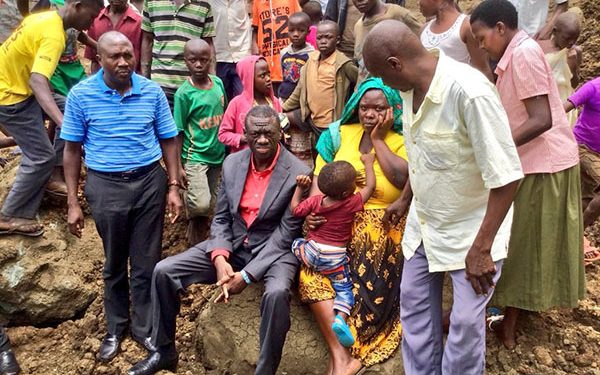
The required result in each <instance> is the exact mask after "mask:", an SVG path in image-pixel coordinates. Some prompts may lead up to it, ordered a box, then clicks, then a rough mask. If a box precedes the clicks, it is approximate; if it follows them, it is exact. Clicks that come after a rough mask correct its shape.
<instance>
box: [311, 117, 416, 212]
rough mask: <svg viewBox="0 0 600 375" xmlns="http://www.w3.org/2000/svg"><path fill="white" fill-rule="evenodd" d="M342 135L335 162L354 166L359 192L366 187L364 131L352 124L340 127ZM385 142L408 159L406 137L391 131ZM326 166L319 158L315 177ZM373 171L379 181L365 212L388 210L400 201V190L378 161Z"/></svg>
mask: <svg viewBox="0 0 600 375" xmlns="http://www.w3.org/2000/svg"><path fill="white" fill-rule="evenodd" d="M340 133H341V146H340V149H339V150H338V151H337V153H336V154H335V157H334V159H333V160H334V161H340V160H343V161H347V162H348V163H350V164H352V166H353V167H354V169H356V172H357V175H358V182H359V183H357V191H358V190H360V189H361V188H362V186H364V182H363V183H361V181H365V166H364V164H363V163H362V161H361V160H360V151H359V146H360V140H361V138H362V136H363V134H364V130H363V127H362V125H361V124H350V125H342V126H340ZM384 141H385V144H386V145H387V146H388V147H389V148H390V150H391V151H392V152H393V153H395V154H396V155H398V156H400V157H401V158H403V159H404V160H407V159H408V157H407V155H406V149H405V148H404V137H403V136H402V135H400V134H398V133H395V132H392V131H390V132H388V134H387V135H386V137H385V139H384ZM325 164H326V163H325V160H323V158H321V156H318V157H317V161H316V165H315V176H318V175H319V172H320V171H321V168H323V167H324V166H325ZM373 169H374V170H375V180H376V181H377V185H376V187H375V192H374V193H373V195H372V196H371V198H370V199H369V200H368V201H367V203H365V210H372V209H380V208H386V207H387V206H389V205H390V203H392V202H393V201H395V200H396V199H398V198H399V197H400V193H401V191H400V189H398V188H397V187H395V186H394V185H393V184H392V183H391V182H389V181H388V179H387V178H386V177H385V175H384V174H383V170H382V169H381V166H380V165H379V162H378V161H377V159H375V164H374V165H373ZM361 185H362V186H361Z"/></svg>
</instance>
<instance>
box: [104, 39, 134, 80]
mask: <svg viewBox="0 0 600 375" xmlns="http://www.w3.org/2000/svg"><path fill="white" fill-rule="evenodd" d="M97 49H98V61H99V62H100V65H101V66H102V69H104V77H105V80H108V81H109V82H111V84H112V85H113V86H114V87H113V86H110V85H109V86H110V87H113V88H115V87H117V86H118V87H128V85H129V84H130V82H131V74H133V70H134V69H135V65H136V59H135V55H134V53H133V45H132V44H131V42H130V41H129V39H128V38H127V37H126V36H125V35H123V34H121V33H120V32H118V31H109V32H107V33H104V34H102V36H101V37H100V38H99V39H98V48H97Z"/></svg>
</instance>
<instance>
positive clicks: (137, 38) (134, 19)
mask: <svg viewBox="0 0 600 375" xmlns="http://www.w3.org/2000/svg"><path fill="white" fill-rule="evenodd" d="M109 7H110V5H109V6H107V7H106V8H104V9H102V10H101V11H100V14H98V17H96V19H95V20H94V22H93V23H92V26H90V29H89V30H88V31H87V34H88V36H89V37H90V38H92V39H94V40H96V41H97V40H98V38H100V36H101V35H102V34H104V33H105V32H107V31H112V30H114V31H118V32H120V33H122V34H123V35H125V36H126V37H127V38H128V39H129V40H130V41H131V44H133V53H134V54H135V58H136V61H137V63H136V67H135V70H136V72H139V71H140V52H141V50H142V17H141V16H140V15H139V14H137V13H136V12H135V11H134V10H133V9H131V7H132V5H130V6H128V7H127V10H125V13H123V16H121V19H120V20H119V22H117V24H116V25H113V24H112V22H111V21H110V17H109V16H108V11H109ZM96 54H97V52H96V49H94V48H90V47H86V48H85V54H84V57H85V58H86V59H90V60H92V61H97V60H96Z"/></svg>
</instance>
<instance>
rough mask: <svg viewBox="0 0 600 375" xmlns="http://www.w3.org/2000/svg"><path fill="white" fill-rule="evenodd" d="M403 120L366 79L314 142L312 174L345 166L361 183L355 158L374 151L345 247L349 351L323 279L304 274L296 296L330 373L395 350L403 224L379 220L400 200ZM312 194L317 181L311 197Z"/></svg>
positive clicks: (404, 173) (389, 94)
mask: <svg viewBox="0 0 600 375" xmlns="http://www.w3.org/2000/svg"><path fill="white" fill-rule="evenodd" d="M401 117H402V103H401V99H400V97H399V95H398V93H397V91H394V90H392V89H390V88H389V87H387V86H385V85H384V84H383V82H382V81H381V80H380V79H379V78H369V79H367V80H366V81H364V82H363V83H362V84H361V86H359V88H358V90H357V92H356V93H354V95H353V96H352V97H351V98H350V99H349V100H348V103H346V107H345V108H344V111H343V114H342V117H341V119H340V120H339V121H337V122H334V123H333V124H331V126H330V128H329V130H328V131H326V132H324V133H323V135H321V137H320V139H319V142H318V144H317V151H318V152H319V156H318V157H317V161H316V167H315V176H316V175H318V174H319V171H320V170H321V168H322V167H323V166H324V165H325V164H326V163H327V162H331V161H337V160H345V161H347V162H349V163H351V164H352V165H353V166H354V168H355V169H356V170H357V172H358V175H359V176H362V178H363V179H364V172H365V167H364V165H363V163H362V162H361V161H360V155H361V154H364V153H372V152H373V153H375V155H376V161H375V165H374V169H375V175H376V181H377V186H376V189H375V193H374V194H373V196H372V197H371V199H369V201H368V202H367V203H366V204H365V209H364V211H362V212H359V213H358V214H357V215H356V217H355V221H354V225H353V229H352V240H351V242H350V244H349V246H348V255H349V256H350V268H351V274H352V279H353V283H354V295H355V299H356V302H355V305H354V308H353V310H352V314H351V316H350V318H349V319H348V324H349V325H350V328H351V330H352V332H353V334H354V337H355V338H356V343H355V345H354V346H353V347H352V348H350V351H349V350H348V349H346V348H344V347H342V346H341V345H340V343H339V342H338V340H337V338H336V336H335V334H334V333H333V331H332V330H331V324H332V323H333V320H334V312H333V298H334V296H335V292H334V291H333V289H332V287H331V284H330V283H329V280H328V279H327V278H324V277H323V276H321V275H320V274H318V273H314V272H311V271H310V270H308V269H305V268H303V269H302V270H301V274H300V296H301V298H302V300H303V301H304V302H306V303H309V304H310V308H311V310H312V312H313V314H314V316H315V318H316V320H317V323H318V325H319V329H320V330H321V333H322V334H323V336H324V338H325V341H326V343H327V346H328V350H329V354H330V359H329V365H328V370H327V374H329V375H338V374H344V375H346V374H349V375H352V374H356V373H359V372H361V369H362V368H363V367H368V366H371V365H373V364H375V363H379V362H382V361H384V360H386V359H387V358H389V357H390V356H391V355H392V354H393V353H394V351H395V350H396V349H397V348H398V346H399V344H400V339H401V333H402V329H401V326H400V316H399V302H400V296H399V293H400V279H401V273H402V264H403V259H402V249H401V245H400V242H401V240H402V231H403V230H404V220H401V222H400V223H399V224H398V225H397V226H396V227H393V228H389V229H388V230H386V228H384V227H383V224H382V220H381V219H382V217H383V215H384V213H385V209H386V207H387V206H388V205H389V204H390V203H392V202H393V201H394V200H396V199H397V198H398V197H399V196H400V193H401V189H402V187H403V186H404V184H405V182H406V180H407V178H408V165H407V162H406V151H405V149H404V138H403V137H402V135H401V129H402V123H401ZM316 180H317V179H316V178H314V179H313V181H316ZM361 182H362V183H361ZM362 184H364V180H363V181H361V178H360V177H359V181H358V183H357V185H358V187H357V188H358V189H360V187H361V185H362ZM317 193H318V187H317V186H316V183H315V184H313V188H312V189H311V194H317ZM322 220H324V219H323V218H320V217H314V216H312V217H309V218H307V223H308V225H310V226H317V225H319V224H320V223H322V222H323V221H322Z"/></svg>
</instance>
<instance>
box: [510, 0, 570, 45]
mask: <svg viewBox="0 0 600 375" xmlns="http://www.w3.org/2000/svg"><path fill="white" fill-rule="evenodd" d="M509 1H510V2H511V3H512V4H513V5H514V6H515V8H517V12H518V13H519V29H521V30H523V31H525V32H526V33H527V34H529V36H533V35H535V33H537V32H538V31H540V29H541V28H542V27H543V26H544V24H545V23H546V19H547V18H548V8H549V6H548V1H549V0H509ZM567 1H568V0H554V2H555V3H556V4H557V5H558V4H563V3H566V2H567Z"/></svg>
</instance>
